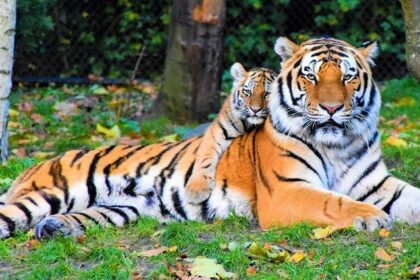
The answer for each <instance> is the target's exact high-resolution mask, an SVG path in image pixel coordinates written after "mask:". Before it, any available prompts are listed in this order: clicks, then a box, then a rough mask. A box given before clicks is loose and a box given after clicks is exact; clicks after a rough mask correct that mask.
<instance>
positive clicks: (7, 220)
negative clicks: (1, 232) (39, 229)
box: [0, 213, 16, 234]
mask: <svg viewBox="0 0 420 280" xmlns="http://www.w3.org/2000/svg"><path fill="white" fill-rule="evenodd" d="M0 219H1V220H3V221H4V222H5V223H6V224H7V228H8V230H9V232H10V233H11V234H12V233H13V232H14V231H15V228H16V224H15V222H14V221H13V220H12V219H10V218H9V217H6V216H5V215H3V214H1V213H0Z"/></svg>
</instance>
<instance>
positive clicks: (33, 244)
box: [23, 239, 41, 249]
mask: <svg viewBox="0 0 420 280" xmlns="http://www.w3.org/2000/svg"><path fill="white" fill-rule="evenodd" d="M23 246H24V247H25V248H28V249H36V248H39V247H40V246H41V242H39V241H38V240H36V239H31V240H28V241H26V242H25V244H23Z"/></svg>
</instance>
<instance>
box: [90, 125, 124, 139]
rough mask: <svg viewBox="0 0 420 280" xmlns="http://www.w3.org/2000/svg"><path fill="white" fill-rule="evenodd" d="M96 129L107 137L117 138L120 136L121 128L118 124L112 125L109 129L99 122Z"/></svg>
mask: <svg viewBox="0 0 420 280" xmlns="http://www.w3.org/2000/svg"><path fill="white" fill-rule="evenodd" d="M96 131H98V132H99V133H101V134H104V135H105V136H106V137H108V138H112V139H118V138H120V137H121V130H120V128H119V127H118V125H114V126H113V127H112V128H111V129H108V128H106V127H104V126H102V125H100V124H99V123H97V124H96Z"/></svg>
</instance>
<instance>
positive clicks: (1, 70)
mask: <svg viewBox="0 0 420 280" xmlns="http://www.w3.org/2000/svg"><path fill="white" fill-rule="evenodd" d="M15 25H16V0H2V1H1V2H0V61H1V63H0V162H1V163H3V164H4V163H5V162H6V159H7V121H8V112H9V100H8V98H9V94H10V90H11V88H12V69H13V51H14V41H15Z"/></svg>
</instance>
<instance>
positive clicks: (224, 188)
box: [222, 178, 228, 197]
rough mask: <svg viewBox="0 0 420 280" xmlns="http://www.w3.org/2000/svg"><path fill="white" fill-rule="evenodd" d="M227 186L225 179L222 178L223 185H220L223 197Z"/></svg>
mask: <svg viewBox="0 0 420 280" xmlns="http://www.w3.org/2000/svg"><path fill="white" fill-rule="evenodd" d="M227 188H228V184H227V179H226V178H225V179H223V185H222V193H223V197H225V196H226V193H227V190H226V189H227Z"/></svg>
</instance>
